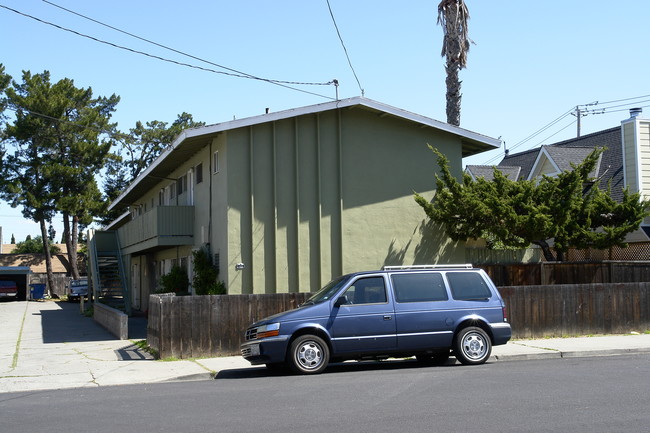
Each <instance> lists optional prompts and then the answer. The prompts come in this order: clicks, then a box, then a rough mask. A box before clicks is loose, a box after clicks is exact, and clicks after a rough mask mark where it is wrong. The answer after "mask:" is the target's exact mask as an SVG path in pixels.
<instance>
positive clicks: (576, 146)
mask: <svg viewBox="0 0 650 433" xmlns="http://www.w3.org/2000/svg"><path fill="white" fill-rule="evenodd" d="M640 114H641V110H640V109H632V110H630V118H629V119H626V120H623V121H622V122H621V126H620V127H615V128H611V129H606V130H604V131H600V132H595V133H593V134H588V135H584V136H581V137H577V138H573V139H570V140H565V141H561V142H558V143H554V144H550V145H544V146H541V147H538V148H535V149H530V150H527V151H524V152H520V153H516V154H508V155H506V156H505V157H504V158H503V160H502V161H501V162H500V163H499V164H498V166H497V168H498V169H499V170H500V171H501V172H502V173H503V174H505V175H507V176H508V177H509V178H510V179H513V180H519V179H528V180H531V179H535V178H538V177H540V176H543V175H547V176H554V175H557V174H559V173H560V172H561V171H564V170H570V169H571V164H574V165H577V164H580V163H581V162H582V161H584V159H585V158H586V157H587V155H589V154H590V153H591V152H592V151H593V150H594V149H595V148H605V151H604V152H603V153H602V154H601V156H600V159H599V161H598V163H597V164H596V167H595V169H594V171H593V173H591V176H592V177H593V178H595V179H596V182H597V184H598V186H599V187H600V188H601V189H606V188H608V186H611V194H612V197H613V198H614V199H615V200H620V199H621V197H622V195H623V190H624V189H625V188H626V187H627V188H629V191H630V192H632V193H634V192H641V194H642V196H643V197H645V198H650V120H648V119H643V118H641V116H640ZM493 169H494V167H493V166H481V165H468V166H467V167H466V168H465V170H466V172H467V173H468V174H469V175H470V176H472V178H473V179H476V178H478V177H484V178H485V179H487V180H490V179H492V178H493V174H494V172H493ZM641 229H642V230H639V231H637V232H635V233H632V234H630V236H629V237H628V241H631V242H645V241H648V240H650V238H649V237H648V236H649V235H650V221H649V220H646V221H645V222H644V223H643V224H642V225H641Z"/></svg>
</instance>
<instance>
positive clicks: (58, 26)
mask: <svg viewBox="0 0 650 433" xmlns="http://www.w3.org/2000/svg"><path fill="white" fill-rule="evenodd" d="M0 7H1V8H4V9H6V10H9V11H11V12H14V13H16V14H19V15H22V16H24V17H26V18H30V19H32V20H35V21H38V22H40V23H42V24H47V25H49V26H52V27H55V28H57V29H59V30H63V31H66V32H69V33H72V34H75V35H77V36H81V37H83V38H87V39H90V40H92V41H95V42H99V43H101V44H105V45H109V46H112V47H114V48H119V49H121V50H125V51H129V52H132V53H134V54H140V55H143V56H147V57H151V58H153V59H157V60H161V61H163V62H167V63H173V64H176V65H179V66H185V67H188V68H193V69H199V70H202V71H206V72H212V73H215V74H221V75H227V76H231V77H236V78H248V79H252V80H258V81H264V82H267V83H270V84H275V85H276V86H280V87H284V88H287V89H291V90H295V91H297V92H302V93H307V94H310V95H314V96H319V97H321V98H325V99H331V100H335V98H332V97H331V96H326V95H321V94H319V93H315V92H310V91H307V90H304V89H299V88H296V87H292V86H289V85H288V84H286V83H290V84H295V85H299V84H300V85H323V86H325V85H331V84H334V81H329V82H327V83H298V82H283V81H279V80H271V79H268V78H260V77H256V76H254V75H250V74H245V73H239V72H237V73H231V72H224V71H217V70H215V69H211V68H205V67H202V66H197V65H192V64H189V63H184V62H179V61H176V60H171V59H167V58H165V57H160V56H157V55H155V54H150V53H146V52H144V51H139V50H135V49H133V48H129V47H125V46H122V45H118V44H115V43H113V42H108V41H104V40H102V39H98V38H96V37H94V36H89V35H86V34H84V33H80V32H78V31H76V30H72V29H69V28H67V27H63V26H60V25H58V24H55V23H52V22H49V21H46V20H43V19H40V18H37V17H35V16H32V15H29V14H26V13H23V12H20V11H18V10H16V9H12V8H10V7H8V6H5V5H2V4H0ZM186 55H187V56H190V55H189V54H186ZM201 61H204V62H207V61H205V60H201ZM207 63H210V62H207ZM217 66H218V67H220V68H224V67H223V66H220V65H217Z"/></svg>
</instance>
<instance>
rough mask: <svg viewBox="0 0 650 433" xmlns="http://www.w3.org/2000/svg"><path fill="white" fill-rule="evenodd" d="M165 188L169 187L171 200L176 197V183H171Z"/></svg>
mask: <svg viewBox="0 0 650 433" xmlns="http://www.w3.org/2000/svg"><path fill="white" fill-rule="evenodd" d="M167 188H169V199H170V200H173V199H174V197H176V184H175V183H171V184H169V186H168V187H167Z"/></svg>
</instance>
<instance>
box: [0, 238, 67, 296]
mask: <svg viewBox="0 0 650 433" xmlns="http://www.w3.org/2000/svg"><path fill="white" fill-rule="evenodd" d="M56 246H57V247H58V248H59V251H60V252H59V254H53V255H52V273H53V274H54V285H55V287H53V288H51V289H52V293H53V294H54V295H57V296H62V295H64V294H65V293H66V291H65V289H66V283H67V282H68V280H69V279H70V278H69V277H70V275H71V274H70V272H71V271H70V262H69V261H68V255H67V249H66V245H65V244H56ZM15 248H16V245H15V244H4V245H2V251H3V254H0V267H3V268H16V269H18V268H27V269H29V273H28V274H25V273H22V272H21V273H19V274H17V275H19V276H17V277H16V278H13V277H12V278H11V279H12V280H14V281H16V282H18V284H19V287H21V288H22V289H23V291H24V290H27V293H29V289H28V286H29V284H30V283H39V282H40V283H45V282H47V269H46V266H45V254H14V253H13V250H14V249H15Z"/></svg>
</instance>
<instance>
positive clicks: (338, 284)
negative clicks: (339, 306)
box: [303, 275, 350, 305]
mask: <svg viewBox="0 0 650 433" xmlns="http://www.w3.org/2000/svg"><path fill="white" fill-rule="evenodd" d="M349 279H350V276H349V275H343V276H341V277H338V278H335V279H333V280H332V281H330V282H329V283H327V284H326V285H325V287H323V288H322V289H320V290H319V291H318V292H316V293H314V295H313V296H312V297H311V298H309V299H307V302H305V303H304V304H303V305H311V304H318V303H320V302H324V301H327V300H328V299H332V296H334V295H336V294H337V293H338V292H339V290H341V288H342V287H343V286H344V285H345V283H347V282H348V280H349Z"/></svg>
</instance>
